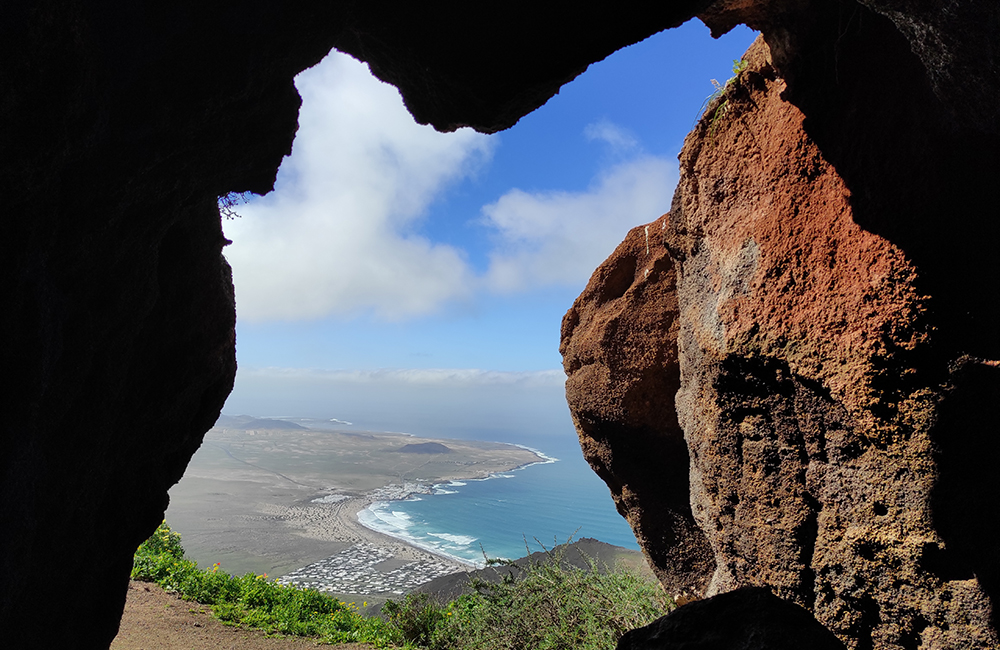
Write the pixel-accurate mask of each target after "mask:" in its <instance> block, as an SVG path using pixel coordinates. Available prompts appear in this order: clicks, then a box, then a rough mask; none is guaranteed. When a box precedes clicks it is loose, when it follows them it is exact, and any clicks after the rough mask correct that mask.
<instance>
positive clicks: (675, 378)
mask: <svg viewBox="0 0 1000 650" xmlns="http://www.w3.org/2000/svg"><path fill="white" fill-rule="evenodd" d="M666 225H667V216H664V217H661V218H660V219H657V220H656V221H654V222H653V223H650V224H648V225H645V226H639V227H638V228H634V229H633V230H632V231H631V232H629V234H628V236H627V237H626V238H625V241H624V242H622V244H621V245H619V246H618V248H617V249H615V252H614V253H612V254H611V257H609V258H608V259H607V260H606V261H605V262H604V263H603V264H601V266H600V267H598V269H597V270H596V271H595V272H594V275H593V277H591V279H590V282H589V284H587V288H586V289H584V291H583V293H582V294H581V295H580V297H579V298H577V300H576V302H575V303H574V304H573V307H572V308H571V309H570V310H569V311H568V312H567V313H566V316H565V317H564V318H563V324H562V342H561V344H560V351H561V352H562V355H563V366H564V368H565V370H566V375H567V380H566V399H567V401H568V402H569V406H570V412H571V413H572V414H573V421H574V423H575V424H576V429H577V432H578V433H579V436H580V446H581V447H582V449H583V454H584V457H585V458H586V459H587V462H589V463H590V465H591V467H592V468H593V469H594V471H595V472H597V474H598V475H599V476H600V477H601V478H602V479H604V482H605V483H607V484H608V486H609V487H610V488H611V494H612V496H613V498H614V500H615V505H616V507H617V508H618V512H620V513H621V515H622V516H623V517H625V519H627V520H628V522H629V524H630V525H631V526H632V530H633V531H634V532H635V535H636V539H638V540H639V542H640V545H641V547H642V548H643V550H644V551H645V552H646V554H647V556H648V557H649V560H650V565H651V566H652V567H653V570H654V571H655V572H656V574H657V576H658V577H659V578H660V580H661V582H662V583H663V584H664V586H666V587H667V589H668V590H669V591H670V592H671V593H673V594H683V593H688V594H701V593H703V592H704V590H705V587H706V586H707V579H708V576H709V575H710V574H711V572H712V570H713V568H714V560H713V559H712V556H711V553H710V551H709V548H708V543H707V540H706V539H705V535H704V533H702V532H701V530H700V529H699V528H698V527H697V525H696V524H695V522H694V519H693V517H692V516H691V507H690V499H689V490H688V453H687V447H686V445H685V443H684V432H683V431H682V430H681V428H680V425H679V424H678V422H677V416H676V413H675V411H674V404H673V395H674V393H676V392H677V389H678V387H679V380H680V370H679V366H678V361H677V345H676V340H677V292H676V282H677V273H676V270H675V268H674V264H673V261H672V260H671V259H670V255H669V254H668V253H667V249H666V248H665V247H664V246H663V229H664V228H665V227H666ZM652 458H655V459H656V462H655V463H650V462H649V460H650V459H652Z"/></svg>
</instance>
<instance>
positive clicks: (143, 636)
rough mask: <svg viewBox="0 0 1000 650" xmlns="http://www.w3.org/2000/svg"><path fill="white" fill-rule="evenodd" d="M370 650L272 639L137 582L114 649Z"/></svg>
mask: <svg viewBox="0 0 1000 650" xmlns="http://www.w3.org/2000/svg"><path fill="white" fill-rule="evenodd" d="M317 647H320V648H327V649H330V650H370V646H367V645H359V644H348V645H335V646H331V645H323V646H319V645H318V644H317V643H316V642H315V641H313V640H311V639H302V638H291V637H280V638H273V637H270V638H269V637H267V636H265V635H264V633H263V632H258V631H255V630H245V629H242V628H236V627H229V626H226V625H223V624H222V623H220V622H219V621H217V620H215V619H214V618H212V614H211V613H210V611H209V608H208V607H206V606H205V605H199V604H198V603H190V602H187V601H185V600H181V599H180V598H178V597H177V596H174V595H172V594H168V593H167V592H165V591H163V589H161V588H160V587H158V586H157V585H155V584H152V583H148V582H131V583H130V584H129V588H128V598H127V600H126V602H125V614H124V615H123V616H122V622H121V628H120V629H119V632H118V636H117V637H115V640H114V641H113V642H112V643H111V650H302V649H305V648H312V649H315V648H317Z"/></svg>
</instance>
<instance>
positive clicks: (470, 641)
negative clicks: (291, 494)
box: [132, 522, 673, 650]
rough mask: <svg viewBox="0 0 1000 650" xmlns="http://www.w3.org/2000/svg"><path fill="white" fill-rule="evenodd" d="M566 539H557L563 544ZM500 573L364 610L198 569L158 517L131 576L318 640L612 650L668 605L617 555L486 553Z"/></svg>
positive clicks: (260, 579) (222, 616)
mask: <svg viewBox="0 0 1000 650" xmlns="http://www.w3.org/2000/svg"><path fill="white" fill-rule="evenodd" d="M563 548H565V547H563ZM488 564H489V565H491V566H494V567H497V566H499V567H501V568H502V569H503V577H502V579H501V580H500V582H490V581H487V580H484V579H482V578H475V579H473V580H472V581H471V585H470V586H471V588H472V591H471V593H468V594H465V595H463V596H461V597H459V598H457V599H455V600H453V601H451V602H449V603H447V604H446V605H440V604H438V603H437V602H436V601H435V600H434V599H433V598H432V597H431V596H429V595H427V594H410V595H408V596H406V597H405V598H403V599H402V600H398V601H389V602H387V603H386V604H385V605H384V606H383V609H382V613H383V616H382V617H365V616H362V615H361V614H360V613H359V611H358V608H357V606H355V604H354V603H344V602H340V601H338V600H335V599H333V598H331V597H329V596H326V595H324V594H322V593H320V592H318V591H315V590H312V589H304V588H301V587H296V586H294V585H279V584H277V583H276V582H275V581H274V580H270V579H268V577H267V575H255V574H253V573H248V574H246V575H244V576H242V577H236V576H232V575H229V574H227V573H225V572H223V571H220V570H219V565H218V564H216V565H215V566H213V567H212V568H211V569H199V568H198V565H197V564H196V563H195V562H193V561H191V560H189V559H187V558H186V557H185V556H184V549H183V547H182V546H181V536H180V534H179V533H176V532H174V531H172V530H170V527H169V526H167V524H166V522H164V523H163V524H161V525H160V527H159V528H158V529H157V530H156V532H155V533H154V534H153V535H152V536H151V537H150V538H149V539H148V540H146V541H145V542H143V543H142V545H141V546H140V547H139V549H138V550H137V551H136V553H135V560H134V564H133V568H132V579H133V580H142V581H146V582H155V583H157V584H158V585H160V586H161V587H163V588H164V589H166V590H167V591H171V592H175V593H177V594H178V595H179V596H180V597H181V598H184V599H185V600H191V601H196V602H199V603H202V604H205V605H210V606H211V608H212V613H213V615H214V616H215V617H216V618H218V619H219V620H221V621H223V622H224V623H227V624H230V625H242V626H246V627H253V628H257V629H262V630H264V631H266V632H269V633H273V634H286V635H297V636H310V637H314V638H316V639H317V641H319V642H325V643H349V642H361V643H370V644H372V645H374V646H376V647H380V648H385V647H404V648H411V649H412V648H427V649H429V650H563V649H566V650H570V649H572V650H611V649H612V648H614V647H615V645H616V644H617V642H618V639H619V638H620V637H621V636H622V634H624V633H625V632H626V631H628V630H630V629H633V628H636V627H640V626H642V625H646V624H647V623H650V622H652V621H653V620H655V619H656V618H659V617H660V616H662V615H664V614H666V613H667V612H668V611H669V609H670V608H671V607H672V606H673V603H672V601H671V600H670V598H669V596H667V595H666V593H665V592H664V591H663V589H662V588H661V587H660V585H659V584H656V583H653V582H650V581H649V580H648V579H646V578H644V577H642V576H641V575H639V574H638V573H637V572H636V571H635V570H633V569H631V568H628V567H626V566H625V565H621V564H620V565H618V566H616V567H615V568H608V567H604V566H599V565H598V564H597V562H595V561H593V560H589V561H588V565H587V566H586V567H584V568H581V567H578V566H573V565H572V564H570V563H568V562H566V561H564V559H563V558H562V551H561V550H557V551H552V552H550V551H548V550H546V551H545V554H544V556H543V559H541V560H535V559H531V560H530V561H529V562H528V563H527V564H525V563H524V561H521V562H520V563H518V564H515V563H514V562H511V561H507V560H488Z"/></svg>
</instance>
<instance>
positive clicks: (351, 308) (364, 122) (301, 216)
mask: <svg viewBox="0 0 1000 650" xmlns="http://www.w3.org/2000/svg"><path fill="white" fill-rule="evenodd" d="M296 86H297V87H298V88H299V92H300V93H301V94H302V98H303V105H302V111H301V114H300V116H299V125H300V127H299V132H298V135H297V137H296V140H295V145H294V149H293V152H292V155H291V157H289V158H287V159H286V160H285V162H284V164H283V165H282V168H281V172H280V176H279V190H278V191H277V192H275V193H273V194H272V195H269V196H268V197H265V198H263V199H258V200H257V201H254V202H253V203H251V204H249V205H245V206H241V207H240V208H239V210H238V211H239V213H240V214H241V215H243V216H242V218H241V219H236V220H234V221H227V222H226V223H225V226H226V234H227V236H229V238H230V239H232V240H233V241H234V244H233V245H232V246H230V247H229V248H228V249H227V250H226V257H227V258H228V259H229V261H230V263H231V264H232V266H233V274H234V279H235V283H236V293H237V304H238V309H239V316H240V318H243V319H248V320H297V319H309V318H320V317H323V316H326V315H329V314H341V315H347V314H352V313H357V312H359V311H373V312H375V313H376V314H378V315H379V316H381V317H383V318H386V319H397V318H402V317H405V316H409V315H414V314H422V313H427V312H430V311H433V310H434V309H435V308H437V307H438V306H439V305H441V304H442V303H443V302H446V301H449V300H454V299H461V298H463V297H465V296H467V295H469V292H470V291H471V288H472V278H471V271H470V269H469V267H468V265H467V263H466V261H465V257H464V254H463V252H462V251H461V250H458V249H456V248H454V247H452V246H448V245H444V244H440V243H435V242H432V241H430V240H428V239H426V238H424V237H421V236H419V235H416V234H414V226H415V222H416V221H417V220H418V219H419V218H420V217H421V216H422V215H423V213H424V211H425V210H426V208H427V206H428V205H429V203H430V202H431V201H432V200H433V199H434V197H435V196H436V195H437V194H438V193H439V192H440V191H441V190H442V189H443V188H444V187H445V186H446V185H447V184H448V183H450V182H453V181H455V180H457V179H459V178H461V177H463V176H466V175H468V174H470V173H474V172H475V171H476V169H477V168H478V167H479V166H480V165H481V164H482V163H483V162H484V161H486V160H487V159H488V158H489V156H490V152H491V148H492V144H491V141H490V140H489V139H488V138H487V136H483V135H480V134H477V133H474V132H472V131H470V130H467V129H466V130H462V131H459V132H457V133H452V134H442V133H438V132H436V131H434V130H433V129H432V128H431V127H428V126H419V125H417V124H416V123H415V122H414V121H413V118H412V117H411V116H410V115H409V113H408V112H407V111H406V109H405V108H404V107H403V103H402V100H401V99H400V97H399V94H398V92H397V90H396V89H395V88H393V87H392V86H389V85H386V84H383V83H381V82H380V81H378V80H377V79H375V78H374V77H373V76H372V75H371V74H370V73H369V71H368V69H367V67H366V66H365V65H364V64H362V63H359V62H357V61H355V60H354V59H351V58H350V57H348V56H346V55H343V54H339V53H336V52H334V53H331V54H330V55H329V56H328V57H327V58H326V59H324V61H323V62H322V63H320V64H319V65H317V66H316V67H314V68H312V69H310V70H306V71H304V72H303V73H301V74H300V75H299V76H298V77H297V78H296Z"/></svg>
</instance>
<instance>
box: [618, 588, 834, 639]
mask: <svg viewBox="0 0 1000 650" xmlns="http://www.w3.org/2000/svg"><path fill="white" fill-rule="evenodd" d="M805 649H808V650H845V648H844V644H843V643H841V642H840V640H838V639H837V637H835V636H834V635H833V634H832V633H831V632H830V631H829V630H828V629H826V628H825V627H823V626H822V625H820V624H819V623H818V622H817V621H816V619H815V618H813V616H812V615H811V614H810V613H809V612H808V611H806V610H805V609H803V608H802V607H800V606H798V605H796V604H794V603H790V602H788V601H786V600H781V599H780V598H778V597H776V596H775V595H774V594H772V593H771V592H770V591H769V590H768V589H766V588H764V587H742V588H740V589H736V590H734V591H730V592H728V593H725V594H721V595H719V596H715V597H713V598H709V599H707V600H700V601H696V602H693V603H689V604H687V605H684V606H683V607H680V608H678V609H675V610H674V611H672V612H671V613H669V614H667V615H666V616H663V617H661V618H658V619H657V620H655V621H653V622H652V623H650V624H649V625H646V626H644V627H640V628H639V629H636V630H632V631H630V632H626V633H625V635H624V636H622V638H621V639H620V640H619V642H618V646H617V650H805Z"/></svg>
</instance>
